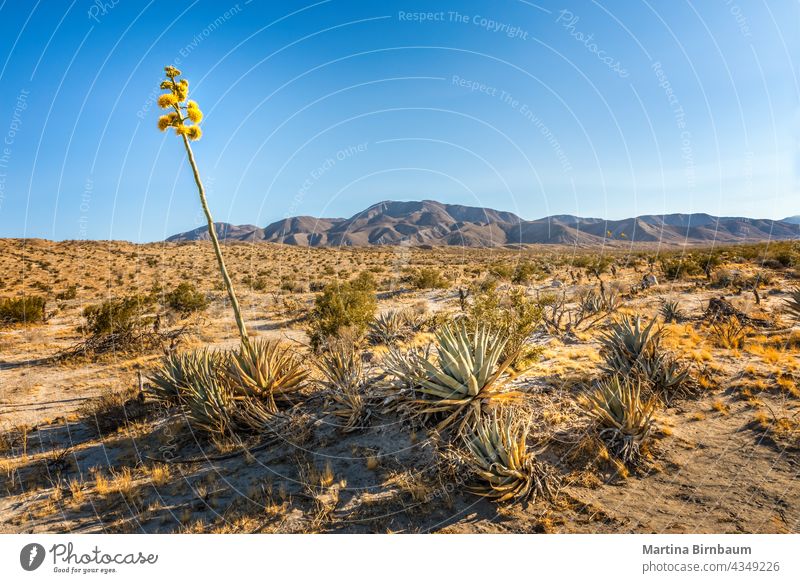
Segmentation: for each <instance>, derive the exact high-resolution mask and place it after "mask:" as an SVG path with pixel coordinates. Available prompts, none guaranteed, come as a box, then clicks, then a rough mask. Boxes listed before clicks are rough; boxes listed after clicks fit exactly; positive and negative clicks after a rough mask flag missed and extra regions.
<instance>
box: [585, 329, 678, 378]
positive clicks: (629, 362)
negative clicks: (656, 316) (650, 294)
mask: <svg viewBox="0 0 800 583" xmlns="http://www.w3.org/2000/svg"><path fill="white" fill-rule="evenodd" d="M655 324H656V321H655V320H653V321H652V322H650V324H648V325H647V326H644V327H642V321H641V318H639V317H638V316H636V317H633V318H631V317H629V316H623V317H622V319H621V320H619V321H617V322H614V323H612V324H611V326H610V328H609V330H608V331H607V332H606V333H605V334H604V335H603V337H602V338H601V339H600V344H601V352H602V354H603V357H604V359H605V367H604V369H605V371H606V372H607V373H609V374H612V375H613V374H617V373H622V374H626V373H629V372H631V370H632V369H634V368H636V366H637V364H638V363H639V361H641V360H645V359H648V358H651V357H652V356H653V355H654V354H655V353H656V352H657V351H658V349H659V345H660V343H661V338H662V337H663V334H664V330H663V328H658V329H656V330H653V327H654V326H655Z"/></svg>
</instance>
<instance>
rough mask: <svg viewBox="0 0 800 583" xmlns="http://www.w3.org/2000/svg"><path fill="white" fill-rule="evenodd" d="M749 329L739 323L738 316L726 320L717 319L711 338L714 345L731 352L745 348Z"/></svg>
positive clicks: (712, 326)
mask: <svg viewBox="0 0 800 583" xmlns="http://www.w3.org/2000/svg"><path fill="white" fill-rule="evenodd" d="M749 330H750V329H749V327H748V326H747V325H746V324H743V323H742V322H740V321H739V318H737V317H736V316H731V317H730V318H726V319H717V320H715V321H714V322H713V323H712V324H711V338H712V339H713V341H714V345H715V346H718V347H719V348H727V349H729V350H739V349H740V348H744V343H745V340H746V339H747V335H748V332H749Z"/></svg>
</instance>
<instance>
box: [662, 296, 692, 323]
mask: <svg viewBox="0 0 800 583" xmlns="http://www.w3.org/2000/svg"><path fill="white" fill-rule="evenodd" d="M659 312H660V313H661V317H662V318H664V323H665V324H671V323H672V322H682V321H683V320H684V319H685V318H686V315H685V314H684V313H683V310H681V306H680V303H679V302H678V301H677V300H665V301H664V303H663V304H661V308H660V309H659Z"/></svg>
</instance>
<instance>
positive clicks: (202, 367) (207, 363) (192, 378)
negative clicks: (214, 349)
mask: <svg viewBox="0 0 800 583" xmlns="http://www.w3.org/2000/svg"><path fill="white" fill-rule="evenodd" d="M202 352H203V353H204V356H202V357H199V358H198V359H197V360H196V361H195V363H194V364H196V367H193V368H192V371H191V373H190V375H189V376H188V378H187V380H186V385H185V388H184V402H185V407H184V410H185V412H186V417H187V418H188V419H189V423H190V424H191V425H192V426H193V427H195V428H196V429H200V430H202V431H205V432H206V433H209V434H211V435H228V434H230V433H231V432H233V431H234V430H235V428H236V426H235V421H234V416H235V415H234V409H235V407H236V402H235V398H234V394H233V389H232V388H231V386H230V383H229V382H228V379H227V378H226V377H225V376H224V374H223V373H222V371H220V370H219V369H218V368H216V366H215V362H217V359H216V357H214V356H211V355H210V353H209V352H208V351H202Z"/></svg>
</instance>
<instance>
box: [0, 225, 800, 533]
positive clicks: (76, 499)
mask: <svg viewBox="0 0 800 583" xmlns="http://www.w3.org/2000/svg"><path fill="white" fill-rule="evenodd" d="M224 251H225V254H226V258H227V260H228V267H229V270H230V271H231V273H232V274H233V275H234V282H235V284H236V286H237V291H238V293H239V295H240V300H241V303H242V308H243V311H244V314H245V318H246V321H247V325H248V327H249V329H250V331H251V333H252V334H253V335H255V336H259V337H275V338H281V339H284V340H285V341H286V342H287V343H292V344H294V345H295V346H296V348H297V350H299V351H300V352H302V353H303V354H305V353H307V351H308V348H307V346H306V345H307V342H308V338H307V335H306V324H305V322H304V316H306V315H307V314H308V312H309V310H310V309H311V306H312V305H313V302H314V297H315V293H314V292H313V291H311V289H312V288H313V289H318V288H317V287H314V286H315V284H321V283H325V282H327V281H331V280H332V279H335V278H342V279H347V278H349V277H351V276H352V275H355V274H357V273H358V272H360V271H363V270H368V271H370V272H372V273H373V274H375V276H376V278H377V279H378V281H379V287H378V298H379V302H378V308H379V311H387V310H390V309H396V308H402V307H408V308H414V309H416V310H418V311H421V312H422V311H424V312H427V313H429V314H430V313H434V312H440V311H441V312H447V311H453V312H457V311H458V310H459V305H460V304H459V294H458V289H459V287H462V286H467V285H469V284H470V283H472V282H475V281H479V280H481V279H482V278H485V277H486V276H487V273H490V272H491V271H492V270H493V268H494V267H496V266H497V265H505V264H515V263H519V262H520V261H533V262H535V263H536V264H537V265H539V266H541V267H542V271H541V272H540V273H538V274H537V276H536V277H535V278H534V279H533V280H532V281H529V282H526V283H525V288H526V292H527V293H528V294H530V295H531V296H536V295H537V294H538V295H543V294H553V293H554V294H566V296H567V297H568V298H573V297H574V296H575V294H577V293H578V292H580V291H581V290H585V289H596V288H597V287H598V282H599V280H602V281H603V282H604V285H605V286H608V287H613V288H614V289H615V290H617V291H618V292H619V294H620V296H621V297H622V298H623V303H622V306H621V307H620V308H619V310H617V311H616V312H615V313H613V314H609V315H608V317H607V318H606V319H600V320H599V321H598V322H597V323H596V324H594V325H593V326H591V327H589V328H588V329H582V328H580V327H579V328H578V329H577V330H575V331H574V332H571V333H558V332H557V331H554V330H551V329H545V328H543V329H542V330H540V331H539V332H537V333H536V334H535V336H534V338H533V339H532V342H534V343H536V344H539V345H540V346H541V347H542V350H543V351H542V354H541V357H540V358H539V359H538V360H537V361H536V362H535V363H534V364H533V365H532V367H531V368H530V369H528V370H526V371H524V372H521V373H519V374H515V375H514V376H513V377H512V378H509V379H508V380H507V382H508V383H510V384H511V385H513V386H514V387H515V388H516V389H518V390H521V391H523V392H524V393H525V398H526V406H527V407H528V409H529V410H530V411H531V415H532V420H533V431H532V433H531V436H530V446H531V447H532V448H534V449H535V450H536V451H537V452H538V453H537V456H538V457H539V458H540V459H542V460H546V461H547V462H548V463H549V464H551V465H552V466H553V467H554V468H555V471H556V472H557V473H558V476H559V478H560V481H561V488H560V491H559V494H558V496H556V497H555V499H553V500H546V499H541V498H540V499H536V500H534V501H532V502H529V503H514V504H496V503H493V502H490V501H488V500H485V499H482V498H480V497H478V496H475V495H474V494H471V493H469V492H468V490H467V488H466V482H467V481H468V477H465V476H458V475H456V476H454V475H452V474H448V473H447V472H446V471H443V470H442V469H441V467H440V466H441V464H440V463H439V462H438V460H439V459H440V458H441V457H442V455H443V453H446V450H447V448H448V445H447V443H446V440H445V439H443V437H442V436H439V435H436V434H435V433H434V432H432V431H430V430H429V429H426V428H425V427H412V426H410V425H409V424H408V423H406V422H405V420H404V419H402V418H401V417H398V416H395V415H393V414H391V413H387V412H385V411H383V410H382V409H381V408H380V406H375V407H374V410H373V411H372V414H371V415H370V417H369V419H368V420H367V422H366V423H365V426H364V427H363V428H361V429H359V430H357V431H353V432H349V433H344V432H342V431H341V430H340V427H339V426H338V425H339V424H338V422H337V421H336V418H335V417H333V416H331V415H330V414H328V413H327V412H326V408H325V399H324V394H323V391H322V390H321V389H320V388H318V387H316V386H315V385H314V384H313V383H312V384H310V385H309V386H308V388H306V389H304V393H303V397H304V398H303V401H302V402H301V403H298V406H297V407H296V411H294V413H293V417H292V431H291V432H288V433H287V434H286V435H285V436H284V439H279V438H278V439H275V438H271V439H270V440H268V441H265V440H264V439H263V438H260V437H258V436H253V437H250V438H247V440H246V441H245V442H243V443H231V442H220V443H215V442H213V441H209V440H208V439H206V438H205V437H203V436H201V435H198V434H196V433H195V432H193V431H192V430H191V428H190V427H189V426H188V424H187V422H186V420H185V418H183V417H182V416H181V415H180V414H179V413H175V412H171V413H165V412H163V411H161V410H155V409H153V408H151V407H149V404H148V403H147V402H146V401H145V402H144V403H141V402H140V401H139V398H138V396H137V393H138V390H139V374H140V373H141V375H142V378H143V382H144V383H145V384H146V383H147V382H148V380H147V375H148V371H150V370H151V369H152V367H153V366H154V365H155V364H156V362H157V361H158V359H159V358H160V356H161V351H160V350H158V349H154V350H149V351H145V352H143V353H128V352H122V351H120V352H113V351H112V352H110V353H107V354H103V355H100V356H97V357H93V358H80V357H78V358H68V359H63V360H53V359H52V358H51V357H53V356H54V355H56V354H58V353H59V352H60V351H63V350H66V349H68V348H70V347H71V346H74V345H76V344H77V343H79V342H81V341H82V340H83V339H84V336H83V334H82V333H81V332H80V330H79V327H80V325H81V323H82V320H83V318H82V312H83V309H84V308H85V307H86V306H88V305H91V304H96V303H98V302H101V301H103V300H104V299H106V298H108V297H120V296H124V295H126V294H132V293H137V292H147V291H148V290H151V289H153V288H154V286H156V287H160V288H162V289H169V288H170V287H174V286H175V285H177V284H178V283H179V282H182V281H188V282H191V283H193V284H194V285H195V286H196V287H197V288H198V289H199V290H201V291H203V292H204V293H207V294H209V296H210V297H211V299H212V301H211V305H210V307H209V308H208V309H207V310H206V311H205V312H202V313H201V314H195V315H191V316H188V317H182V316H180V315H178V314H172V313H168V312H167V311H165V313H164V316H163V324H162V327H163V328H164V329H178V328H185V333H184V335H183V336H182V339H181V342H180V345H179V349H180V350H188V349H191V348H197V347H201V346H213V347H219V348H233V347H234V346H236V344H237V341H238V340H237V334H236V328H235V326H234V322H233V318H232V316H231V313H230V310H229V308H228V306H227V301H226V296H225V293H224V292H223V291H222V289H221V287H220V285H219V283H218V282H219V277H218V273H217V271H216V264H215V262H214V256H213V253H212V251H211V247H210V246H209V245H208V244H207V243H187V244H151V245H133V244H128V243H123V242H63V243H53V242H48V241H38V240H28V241H20V240H0V282H1V283H0V285H1V286H2V287H0V297H17V296H19V295H20V294H22V293H23V292H25V293H27V294H38V295H42V296H45V297H47V298H48V304H47V313H48V318H47V322H46V323H40V324H31V325H24V326H23V325H11V326H5V327H3V328H0V430H1V431H2V435H0V532H381V533H384V532H458V533H477V532H481V533H486V532H497V533H503V532H525V533H531V532H547V533H561V532H582V533H595V532H598V533H619V532H658V533H661V532H667V533H687V532H703V533H704V532H715V533H736V532H749V533H760V532H779V533H780V532H797V531H798V530H800V488H798V484H797V476H798V471H799V470H800V458H799V457H798V446H800V441H798V438H799V437H800V430H799V428H800V416H798V413H799V412H800V386H798V379H800V327H798V324H797V322H796V321H794V320H792V318H791V317H790V316H788V315H787V314H785V313H784V308H783V306H784V302H785V299H786V297H787V293H788V292H789V290H790V289H792V288H793V287H796V286H797V285H798V284H797V276H798V273H797V272H796V271H793V270H792V269H790V268H781V267H780V266H775V265H772V264H771V266H770V267H763V266H762V265H760V264H759V255H758V254H759V253H760V251H757V252H756V253H755V257H754V258H748V259H745V258H743V257H740V256H739V253H740V250H736V249H733V250H730V251H728V252H726V255H725V257H726V259H725V261H726V262H725V263H724V264H723V265H722V266H719V267H717V268H716V272H717V273H719V272H721V271H722V270H727V271H728V272H729V273H733V274H734V276H735V278H738V279H740V280H742V281H752V277H753V276H754V275H755V274H760V277H759V279H758V280H757V282H756V284H755V285H756V286H757V289H758V292H759V296H758V297H759V301H760V303H759V304H756V297H755V295H754V294H753V293H752V290H751V289H749V288H748V287H747V285H739V286H737V285H736V284H733V285H716V284H714V282H713V281H710V280H708V278H707V277H706V276H705V275H703V274H698V275H691V276H686V277H682V278H681V279H678V280H676V281H671V282H667V283H665V281H664V280H665V278H664V277H663V276H662V274H661V273H660V272H659V271H658V269H657V268H656V269H655V273H656V275H657V276H658V277H659V279H660V280H661V281H660V283H659V284H657V285H654V286H652V287H649V288H647V289H645V290H643V291H640V292H637V293H632V292H631V291H630V290H631V287H633V286H636V285H637V284H638V283H639V282H640V281H641V279H642V277H643V274H644V273H646V272H647V271H648V262H647V257H652V256H656V255H657V254H658V253H659V251H658V250H657V249H644V248H638V247H637V248H633V249H631V248H630V247H626V246H625V245H622V244H620V245H618V246H616V247H613V248H609V249H607V250H604V251H603V254H604V255H607V256H609V257H611V258H613V261H614V271H615V272H616V273H615V274H614V273H611V272H608V271H604V272H603V273H601V274H600V275H599V277H598V276H596V275H593V274H592V273H589V272H587V269H586V268H584V267H576V265H577V264H580V265H584V264H586V261H579V259H580V258H585V257H590V258H591V257H592V256H593V255H592V254H593V253H594V254H598V253H600V250H596V249H594V250H575V249H571V248H568V247H564V248H560V247H559V248H556V247H540V248H525V249H494V250H491V249H487V250H469V249H468V250H464V249H452V248H448V249H439V248H436V249H418V248H405V247H398V248H369V249H304V248H297V247H287V246H277V245H267V244H252V245H251V244H236V245H228V246H226V247H225V250H224ZM420 267H430V268H433V269H437V270H439V271H440V272H441V273H442V274H443V275H445V276H446V277H448V278H449V279H450V280H451V281H450V283H449V287H447V288H444V289H433V290H424V289H422V290H420V289H414V288H413V287H412V286H410V285H408V283H407V277H406V276H407V275H408V273H410V272H413V270H414V269H418V268H420ZM499 279H500V285H501V286H503V285H510V284H509V283H507V282H505V280H503V277H502V274H501V276H499ZM72 285H75V286H76V294H75V297H74V298H70V299H60V300H59V299H56V297H57V295H58V294H59V293H62V296H63V292H64V291H65V290H68V289H69V288H70V286H72ZM720 296H724V297H725V298H726V299H727V300H728V301H730V302H731V304H733V305H734V306H735V307H736V308H737V309H738V310H740V311H741V312H743V313H746V314H748V315H749V316H751V317H753V318H755V319H761V320H765V321H769V325H765V326H764V327H763V328H759V327H752V328H749V329H748V330H747V332H746V336H747V337H746V339H745V341H744V345H743V346H742V347H741V348H738V349H731V348H723V347H721V346H720V345H719V344H718V343H717V342H715V341H714V338H713V334H712V330H711V327H710V326H709V325H708V324H707V322H705V321H704V320H703V317H702V316H703V313H704V311H705V310H706V307H707V305H708V302H709V300H710V299H711V298H714V297H720ZM665 299H672V300H678V301H679V302H680V305H681V307H682V309H683V310H684V312H685V313H686V319H685V321H683V322H680V323H670V324H665V327H666V328H667V331H668V336H667V339H666V340H665V343H666V345H667V347H668V348H669V350H671V351H672V352H673V353H674V354H676V355H677V356H678V357H679V358H680V359H681V361H682V362H685V363H686V364H688V365H691V368H692V374H693V376H694V378H695V379H696V380H697V383H698V390H697V391H696V392H695V394H693V395H692V396H690V397H687V398H683V399H680V400H678V401H676V402H674V403H672V404H671V405H670V406H668V407H666V406H665V407H661V408H659V410H658V414H657V420H656V427H657V429H656V431H655V434H654V439H653V442H652V446H651V448H650V449H651V458H652V459H651V460H650V461H649V463H648V464H646V465H645V466H644V467H642V468H640V469H638V470H637V471H630V472H629V471H627V470H625V468H624V467H623V468H621V467H619V466H617V465H615V464H613V463H610V462H608V461H607V460H603V459H597V455H596V453H595V452H593V451H592V450H591V448H588V447H586V436H587V435H588V434H589V433H590V432H591V423H590V421H589V419H588V417H587V416H586V414H585V413H584V412H583V410H582V408H581V407H580V406H579V399H578V396H579V394H580V393H581V392H582V391H584V390H585V387H586V386H587V384H589V383H591V382H592V380H593V379H594V378H595V377H597V376H598V375H599V367H600V363H601V357H600V353H599V348H600V345H599V335H600V334H601V333H602V330H603V327H604V325H605V324H606V323H607V321H609V320H610V319H613V318H614V317H616V315H618V314H623V313H627V314H639V315H642V316H643V317H645V318H646V319H650V318H654V317H658V316H657V315H658V313H659V309H660V307H661V305H662V303H663V301H664V300H665ZM429 338H430V334H427V335H426V334H422V335H420V337H419V338H417V339H415V340H414V341H415V342H417V343H422V342H426V341H427V339H429ZM383 350H384V349H383V348H382V347H370V348H369V349H368V351H369V353H370V354H369V357H370V359H371V360H370V362H371V365H372V366H373V367H374V368H375V369H376V370H377V369H379V368H380V358H381V354H382V352H383ZM120 415H121V416H122V418H121V419H119V417H120ZM106 417H108V419H106ZM112 417H114V418H113V419H112ZM601 457H602V456H601Z"/></svg>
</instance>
